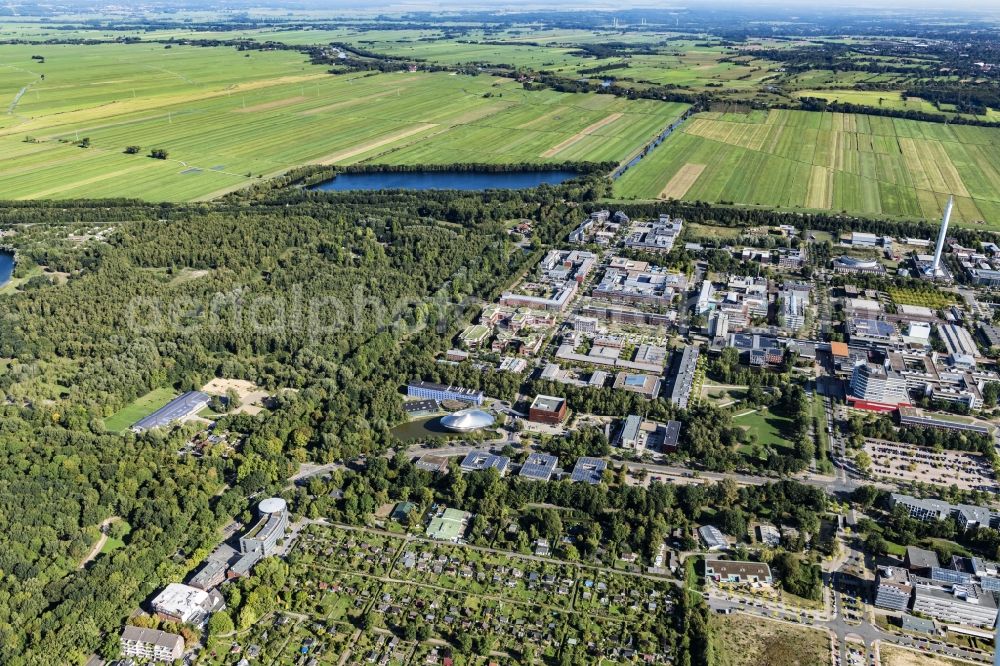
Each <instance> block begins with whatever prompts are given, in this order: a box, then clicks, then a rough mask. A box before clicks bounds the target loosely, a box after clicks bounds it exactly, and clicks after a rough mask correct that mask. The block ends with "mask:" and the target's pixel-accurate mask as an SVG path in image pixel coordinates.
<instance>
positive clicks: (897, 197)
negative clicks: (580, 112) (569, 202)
mask: <svg viewBox="0 0 1000 666" xmlns="http://www.w3.org/2000/svg"><path fill="white" fill-rule="evenodd" d="M998 165H1000V129H993V128H984V127H972V126H961V125H946V124H944V123H929V122H919V121H913V120H902V119H897V118H883V117H877V116H864V115H852V114H840V113H816V112H807V111H784V110H772V111H770V112H764V111H760V112H753V113H750V114H722V113H702V114H699V115H697V116H696V117H694V118H692V119H691V120H690V121H688V122H687V123H685V125H684V126H683V128H682V131H679V132H676V133H674V134H673V135H672V136H671V137H670V138H669V139H668V140H667V141H666V142H664V144H663V145H662V146H661V147H660V148H658V149H657V150H655V151H653V152H652V153H651V154H650V155H649V156H648V157H647V158H646V159H644V160H642V162H640V163H639V164H638V165H637V166H636V167H634V168H632V169H630V170H629V171H628V172H626V174H625V175H624V176H623V177H622V178H621V179H620V180H619V181H618V182H617V184H616V190H615V191H616V195H617V196H618V197H620V198H623V199H658V198H678V199H687V200H702V201H711V202H732V203H736V204H745V205H759V206H768V207H778V208H791V209H796V208H797V209H812V210H829V211H835V212H847V213H854V214H863V215H872V216H887V217H905V218H925V219H935V218H938V217H939V216H940V215H941V211H942V209H943V207H944V203H945V201H946V200H947V198H948V195H949V194H954V195H955V203H956V206H955V213H954V215H953V218H952V219H953V220H954V221H955V222H957V223H958V224H964V225H967V226H977V225H989V226H1000V166H998Z"/></svg>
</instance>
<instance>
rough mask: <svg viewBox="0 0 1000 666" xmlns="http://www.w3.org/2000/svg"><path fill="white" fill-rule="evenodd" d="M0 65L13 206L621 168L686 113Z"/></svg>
mask: <svg viewBox="0 0 1000 666" xmlns="http://www.w3.org/2000/svg"><path fill="white" fill-rule="evenodd" d="M513 48H517V47H513ZM32 55H41V56H44V57H45V62H44V63H39V62H37V61H35V60H32V59H31V56H32ZM0 65H3V67H0V97H3V98H4V99H6V100H10V102H9V109H8V110H9V113H6V114H4V115H0V154H3V155H4V160H3V163H2V164H0V192H2V193H3V196H4V197H6V198H22V199H32V198H34V199H37V198H80V197H83V198H97V197H121V196H125V197H138V198H143V199H148V200H190V199H200V198H211V197H213V196H218V195H220V194H222V193H225V192H227V191H231V190H233V189H236V188H239V187H243V186H246V185H248V184H250V183H252V182H254V181H255V180H256V179H257V178H259V177H261V176H264V177H266V176H269V175H274V174H278V173H281V172H283V171H285V170H287V169H289V168H291V167H294V166H298V165H302V164H311V163H315V164H351V163H356V162H364V161H367V162H380V163H389V164H417V163H431V164H446V163H453V162H489V163H522V162H535V163H551V164H553V165H558V164H559V163H561V162H567V161H577V160H588V161H603V160H615V161H622V160H625V159H627V158H629V157H630V156H631V155H632V154H634V153H636V152H637V151H638V150H640V149H641V148H642V147H643V145H644V144H645V143H646V142H647V141H649V140H650V139H651V138H653V137H654V136H656V134H658V133H659V132H660V131H662V129H663V128H664V127H665V126H666V125H668V124H669V123H670V122H671V121H672V120H673V119H675V118H676V117H677V116H678V115H679V114H680V113H682V112H683V111H684V110H685V109H686V106H685V105H682V104H668V103H662V102H656V101H651V100H626V99H622V98H617V97H612V96H608V95H594V94H566V93H557V92H553V91H525V90H524V89H523V87H522V86H521V85H520V84H518V83H516V82H515V81H512V80H509V79H499V78H493V77H487V76H477V77H470V76H463V75H454V74H448V73H444V72H442V73H435V74H428V73H409V72H403V73H392V74H378V73H370V72H361V73H350V74H339V75H331V74H329V73H328V72H327V67H319V66H312V65H310V64H308V63H307V62H305V56H303V55H302V54H300V53H296V52H290V51H273V52H271V51H268V52H257V51H253V52H247V53H241V52H237V51H236V50H234V49H232V48H227V47H214V48H203V47H194V46H180V45H175V46H173V48H170V49H165V48H164V46H163V45H161V44H131V45H126V44H102V45H95V46H82V45H80V46H77V45H74V46H67V45H39V44H33V45H18V46H0ZM42 75H44V78H42ZM85 138H86V139H89V147H86V148H84V147H80V146H78V145H77V142H78V141H80V140H82V139H85ZM128 146H138V147H140V150H139V152H138V153H137V154H125V152H124V151H125V148H126V147H128ZM154 148H160V149H163V150H166V151H167V157H168V159H165V160H161V159H152V158H150V157H148V154H149V151H150V150H151V149H154Z"/></svg>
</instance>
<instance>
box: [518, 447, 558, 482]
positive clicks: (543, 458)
mask: <svg viewBox="0 0 1000 666" xmlns="http://www.w3.org/2000/svg"><path fill="white" fill-rule="evenodd" d="M557 464H559V459H558V458H556V457H555V456H550V455H549V454H547V453H532V454H531V455H529V456H528V459H527V460H525V461H524V464H523V465H521V472H520V475H521V476H523V477H526V478H529V479H541V480H544V481H548V480H549V478H550V477H551V476H552V473H553V472H554V471H555V469H556V465H557Z"/></svg>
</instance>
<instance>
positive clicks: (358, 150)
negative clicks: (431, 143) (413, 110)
mask: <svg viewBox="0 0 1000 666" xmlns="http://www.w3.org/2000/svg"><path fill="white" fill-rule="evenodd" d="M433 127H437V123H421V124H419V125H414V126H413V127H410V128H408V129H405V130H400V131H399V132H394V133H393V134H390V135H389V136H384V137H382V138H381V139H372V140H371V141H368V142H366V143H362V144H358V145H357V146H354V147H353V148H348V149H346V150H341V151H339V152H336V153H333V154H332V155H326V156H325V157H321V158H319V159H318V160H316V163H317V164H333V163H335V162H339V161H341V160H349V159H351V158H352V157H356V156H358V155H360V154H362V153H367V152H368V151H369V150H374V149H375V148H381V147H382V146H387V145H389V144H390V143H392V142H393V141H398V140H400V139H405V138H406V137H408V136H413V135H414V134H419V133H420V132H423V131H424V130H429V129H431V128H433Z"/></svg>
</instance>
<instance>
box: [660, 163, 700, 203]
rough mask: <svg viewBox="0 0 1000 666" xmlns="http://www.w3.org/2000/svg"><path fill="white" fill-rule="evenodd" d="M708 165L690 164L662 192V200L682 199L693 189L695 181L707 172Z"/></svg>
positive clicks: (676, 174) (681, 169) (675, 175)
mask: <svg viewBox="0 0 1000 666" xmlns="http://www.w3.org/2000/svg"><path fill="white" fill-rule="evenodd" d="M706 166H708V165H706V164H691V163H690V162H688V163H687V164H685V165H684V166H682V167H681V168H680V170H679V171H678V172H677V173H675V174H674V177H673V178H671V179H670V181H669V182H668V183H667V185H666V187H664V188H663V190H662V191H661V192H660V198H661V199H680V198H681V197H683V196H684V195H685V194H687V191H688V190H689V189H691V186H692V185H694V183H695V181H696V180H698V177H699V176H700V175H701V174H702V172H703V171H704V170H705V167H706Z"/></svg>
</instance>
